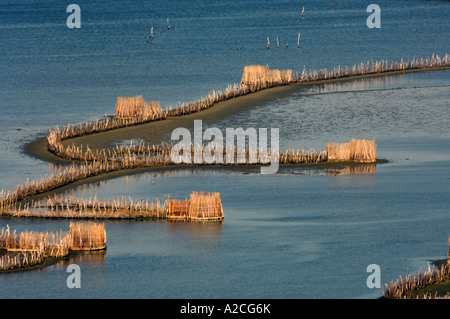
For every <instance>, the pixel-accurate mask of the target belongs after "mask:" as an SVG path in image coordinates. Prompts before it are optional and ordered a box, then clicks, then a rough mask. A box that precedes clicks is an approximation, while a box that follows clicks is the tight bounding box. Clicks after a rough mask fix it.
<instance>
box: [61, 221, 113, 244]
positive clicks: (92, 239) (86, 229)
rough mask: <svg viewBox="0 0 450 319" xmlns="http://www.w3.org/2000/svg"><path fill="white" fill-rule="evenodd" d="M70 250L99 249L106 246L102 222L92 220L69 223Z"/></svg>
mask: <svg viewBox="0 0 450 319" xmlns="http://www.w3.org/2000/svg"><path fill="white" fill-rule="evenodd" d="M70 234H71V235H72V246H71V249H72V250H101V249H105V248H106V230H105V225H104V224H97V223H93V222H83V223H70Z"/></svg>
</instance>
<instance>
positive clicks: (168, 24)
mask: <svg viewBox="0 0 450 319" xmlns="http://www.w3.org/2000/svg"><path fill="white" fill-rule="evenodd" d="M167 29H168V30H170V23H169V18H167Z"/></svg>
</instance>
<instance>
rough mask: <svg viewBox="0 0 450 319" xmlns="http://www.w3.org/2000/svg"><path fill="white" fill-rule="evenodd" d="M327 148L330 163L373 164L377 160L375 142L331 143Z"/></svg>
mask: <svg viewBox="0 0 450 319" xmlns="http://www.w3.org/2000/svg"><path fill="white" fill-rule="evenodd" d="M326 148H327V156H328V161H329V162H340V161H354V162H361V163H373V162H376V160H377V159H376V144H375V140H371V141H368V140H356V139H352V140H351V141H350V143H329V144H327V145H326Z"/></svg>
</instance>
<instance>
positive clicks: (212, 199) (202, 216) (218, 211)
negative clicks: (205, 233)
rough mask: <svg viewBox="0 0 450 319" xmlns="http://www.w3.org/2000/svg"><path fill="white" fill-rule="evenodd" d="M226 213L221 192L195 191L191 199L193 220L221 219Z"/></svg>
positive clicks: (190, 216) (190, 217)
mask: <svg viewBox="0 0 450 319" xmlns="http://www.w3.org/2000/svg"><path fill="white" fill-rule="evenodd" d="M224 217H225V216H224V213H223V209H222V202H221V200H220V194H219V193H205V192H200V193H197V192H193V193H192V194H191V197H190V199H189V215H188V218H189V219H191V220H221V219H223V218H224Z"/></svg>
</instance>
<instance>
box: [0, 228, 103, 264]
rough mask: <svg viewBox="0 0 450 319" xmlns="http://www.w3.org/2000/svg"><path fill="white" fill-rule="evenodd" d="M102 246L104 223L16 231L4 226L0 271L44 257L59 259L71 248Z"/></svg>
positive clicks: (90, 248)
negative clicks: (62, 228) (68, 228)
mask: <svg viewBox="0 0 450 319" xmlns="http://www.w3.org/2000/svg"><path fill="white" fill-rule="evenodd" d="M105 248H106V231H105V225H104V224H98V223H93V222H86V223H70V231H68V232H63V231H59V232H57V233H52V232H45V233H44V232H33V231H25V232H21V233H19V234H17V233H16V231H15V230H14V231H11V230H10V228H9V225H8V226H7V227H6V228H1V229H0V249H3V250H6V251H8V254H6V255H1V256H0V272H1V271H10V270H17V269H23V268H29V267H32V266H36V265H39V264H42V263H43V262H44V261H45V259H46V258H63V257H65V256H67V255H68V254H69V252H70V251H73V250H102V249H105ZM10 252H13V253H10ZM14 252H15V253H14Z"/></svg>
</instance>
